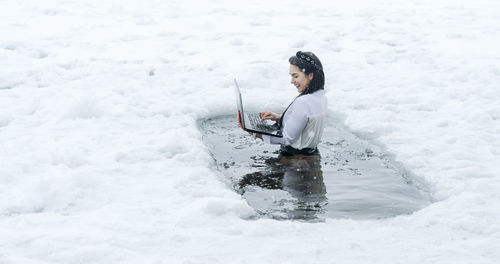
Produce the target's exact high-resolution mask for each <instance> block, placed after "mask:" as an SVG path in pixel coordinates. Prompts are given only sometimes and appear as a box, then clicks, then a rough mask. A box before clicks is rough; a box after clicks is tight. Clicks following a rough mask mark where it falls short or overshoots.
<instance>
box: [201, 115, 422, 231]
mask: <svg viewBox="0 0 500 264" xmlns="http://www.w3.org/2000/svg"><path fill="white" fill-rule="evenodd" d="M200 131H201V132H202V134H203V140H204V142H205V144H206V145H207V146H208V148H209V149H210V152H211V153H212V156H213V157H214V159H215V161H216V164H217V168H218V169H219V170H220V171H221V172H222V173H223V175H224V176H225V177H226V179H227V180H229V182H230V183H231V186H232V188H233V189H234V190H235V191H236V192H238V193H240V194H241V195H242V196H243V197H244V198H245V199H246V201H247V202H248V204H249V205H250V206H252V207H253V208H254V209H255V210H256V211H257V212H258V213H259V214H260V215H261V216H262V217H270V218H274V219H298V220H307V221H315V220H322V219H325V218H352V219H377V218H387V217H392V216H396V215H401V214H410V213H412V212H414V211H416V210H419V209H420V208H423V207H425V206H427V205H428V204H429V203H430V197H429V194H428V192H427V191H426V189H425V186H423V185H422V184H418V183H417V182H415V181H414V180H412V177H410V176H409V175H408V173H406V172H405V171H404V169H402V168H401V167H400V166H397V164H395V162H392V161H391V159H390V158H389V155H387V154H384V153H382V150H381V149H380V148H379V147H377V146H376V145H374V144H371V143H370V142H368V141H366V140H362V139H360V138H358V137H357V136H355V135H354V134H352V133H350V132H349V131H347V130H346V129H344V128H342V127H341V126H337V125H335V124H328V125H327V127H326V128H325V132H324V134H323V141H322V143H321V144H320V145H319V146H318V147H319V149H320V152H321V157H300V158H295V157H289V158H278V149H279V146H276V145H269V144H265V143H263V142H262V141H260V140H254V139H252V137H251V136H249V135H248V134H247V133H246V132H243V131H242V130H241V129H239V128H238V127H237V125H236V120H235V116H232V115H231V116H220V117H216V118H210V119H204V120H200Z"/></svg>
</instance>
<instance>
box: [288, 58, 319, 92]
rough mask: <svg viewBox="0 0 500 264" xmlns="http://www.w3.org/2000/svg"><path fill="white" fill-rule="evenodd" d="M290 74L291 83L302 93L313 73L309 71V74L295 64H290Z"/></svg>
mask: <svg viewBox="0 0 500 264" xmlns="http://www.w3.org/2000/svg"><path fill="white" fill-rule="evenodd" d="M290 76H291V77H292V80H291V82H290V83H291V84H293V85H295V87H296V88H297V91H298V92H299V93H302V92H303V91H305V90H306V89H307V86H309V83H311V80H312V79H313V77H314V74H313V73H312V72H311V73H309V74H305V73H303V72H302V71H301V70H300V68H299V67H297V66H296V65H293V64H290Z"/></svg>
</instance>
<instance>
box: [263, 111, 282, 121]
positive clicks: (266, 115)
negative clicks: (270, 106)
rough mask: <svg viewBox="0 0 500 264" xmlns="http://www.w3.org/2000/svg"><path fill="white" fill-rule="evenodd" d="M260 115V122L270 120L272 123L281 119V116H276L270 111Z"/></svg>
mask: <svg viewBox="0 0 500 264" xmlns="http://www.w3.org/2000/svg"><path fill="white" fill-rule="evenodd" d="M259 115H260V121H264V120H266V119H270V120H272V121H278V120H279V119H280V118H281V115H278V114H275V113H273V112H270V111H264V112H260V113H259Z"/></svg>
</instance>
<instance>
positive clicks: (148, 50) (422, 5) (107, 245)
mask: <svg viewBox="0 0 500 264" xmlns="http://www.w3.org/2000/svg"><path fill="white" fill-rule="evenodd" d="M1 5H2V8H1V9H0V21H1V22H2V23H0V32H2V34H1V35H0V68H1V70H0V106H1V107H2V111H1V112H0V234H1V235H0V263H73V262H79V263H186V264H187V263H333V262H334V263H498V262H499V261H500V253H499V251H498V245H500V224H499V223H500V212H499V210H498V206H499V204H500V180H499V177H500V175H499V172H500V163H499V162H498V160H499V155H500V123H499V118H500V105H499V104H498V102H499V100H500V89H499V88H500V87H499V84H500V66H499V65H500V64H499V61H500V55H499V54H498V48H497V47H499V46H500V34H499V33H500V11H499V10H500V3H498V2H497V1H493V0H479V1H471V0H463V1H450V0H435V1H427V0H423V1H418V0H410V1H395V0H377V1H366V0H354V1H352V0H351V1H330V2H328V1H319V0H315V1H310V2H304V1H251V2H248V1H228V0H217V1H209V2H206V1H195V0H188V1H175V0H172V1H154V0H148V1H138V0H128V1H111V0H110V1H97V0H89V1H71V0H70V1H68V0H65V1H62V0H46V1H42V2H40V1H38V2H33V1H26V0H20V1H2V2H1ZM297 50H304V51H306V50H310V51H313V52H315V53H316V54H317V55H318V57H319V58H320V59H321V60H322V62H323V65H324V68H325V70H326V72H325V74H326V78H327V95H328V99H329V119H330V120H335V121H337V122H342V123H344V124H345V125H346V126H348V127H350V129H351V130H353V131H355V132H356V133H357V134H359V135H362V136H364V137H366V138H369V139H371V140H373V141H376V142H378V143H379V144H381V145H383V146H384V147H385V149H386V151H387V152H389V153H392V154H393V155H394V156H395V158H396V159H397V161H398V162H401V163H402V164H404V166H405V167H406V168H407V169H408V170H409V171H411V172H412V174H414V175H415V177H418V178H419V180H422V181H424V182H426V183H427V184H428V186H429V188H430V189H431V190H432V196H433V198H434V199H435V203H433V204H431V205H430V206H428V207H426V208H424V209H422V210H420V211H418V212H415V213H414V214H412V215H409V216H398V217H395V218H390V219H385V220H365V221H358V220H349V219H328V220H327V221H326V222H324V223H305V222H299V221H276V220H270V219H254V217H253V216H254V212H253V210H252V208H251V207H249V206H248V205H247V203H246V202H245V200H243V199H242V198H241V197H240V196H239V195H238V194H236V193H235V192H233V191H232V190H231V189H230V188H228V186H227V185H226V184H225V182H224V179H223V178H222V177H221V175H220V173H219V172H217V171H216V170H214V168H213V160H212V158H211V156H210V154H209V152H208V149H207V147H206V146H205V145H204V144H203V142H202V140H201V134H200V132H199V130H198V128H197V120H198V119H199V118H205V117H210V116H217V115H223V114H229V113H232V112H233V111H234V109H235V106H234V98H233V93H232V82H233V78H234V77H237V78H238V80H239V82H240V86H241V87H242V90H243V93H245V98H248V99H246V104H248V105H249V108H250V109H264V108H266V109H271V110H279V109H281V108H282V107H284V106H286V105H287V104H288V103H289V102H290V100H291V99H292V98H293V96H294V95H295V90H294V88H293V87H292V86H291V85H289V77H288V63H287V59H288V57H289V56H291V55H293V54H294V53H295V52H296V51H297ZM235 129H236V128H235Z"/></svg>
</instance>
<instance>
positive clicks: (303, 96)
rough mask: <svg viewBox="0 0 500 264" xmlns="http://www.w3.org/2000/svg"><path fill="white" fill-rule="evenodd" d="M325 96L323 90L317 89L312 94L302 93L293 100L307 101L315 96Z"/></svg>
mask: <svg viewBox="0 0 500 264" xmlns="http://www.w3.org/2000/svg"><path fill="white" fill-rule="evenodd" d="M322 97H325V90H318V91H316V92H314V93H312V94H304V95H301V96H299V97H298V98H297V99H296V100H295V101H297V102H302V103H303V102H308V101H310V100H314V99H315V98H322Z"/></svg>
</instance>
